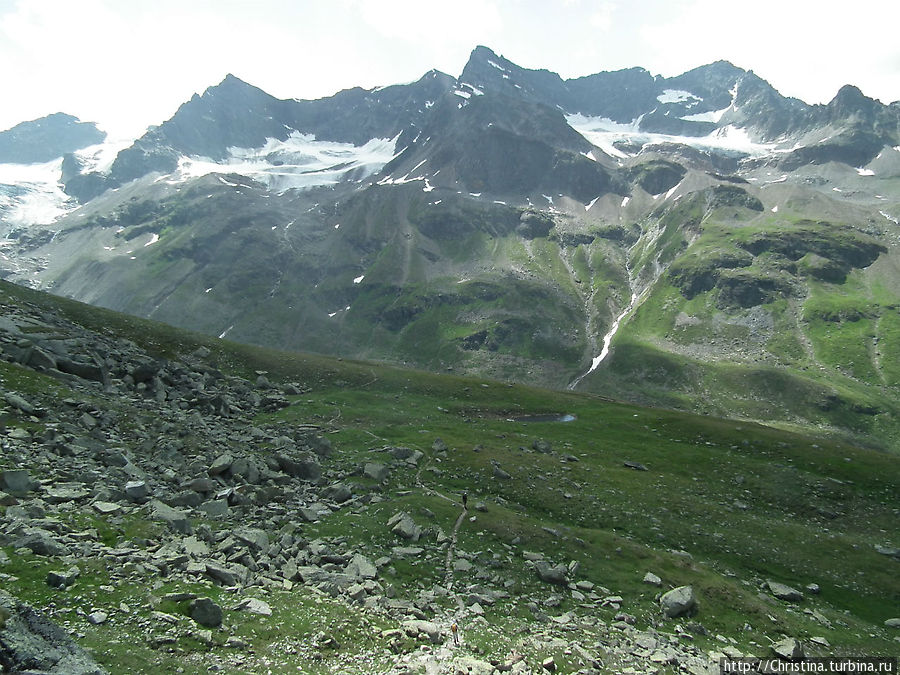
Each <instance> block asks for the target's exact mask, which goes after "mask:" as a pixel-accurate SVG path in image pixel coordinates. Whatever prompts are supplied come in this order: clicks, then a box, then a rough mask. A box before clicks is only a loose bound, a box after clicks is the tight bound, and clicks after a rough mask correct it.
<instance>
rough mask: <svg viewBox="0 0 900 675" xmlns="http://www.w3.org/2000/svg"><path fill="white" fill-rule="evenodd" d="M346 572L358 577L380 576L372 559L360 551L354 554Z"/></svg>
mask: <svg viewBox="0 0 900 675" xmlns="http://www.w3.org/2000/svg"><path fill="white" fill-rule="evenodd" d="M345 572H346V573H347V574H349V575H350V576H352V577H356V578H358V579H374V578H375V577H377V576H378V570H377V569H376V567H375V565H374V564H372V561H371V560H369V559H368V558H367V557H366V556H364V555H362V554H360V553H357V554H356V555H354V556H353V558H352V559H351V560H350V562H349V563H347V568H346V570H345Z"/></svg>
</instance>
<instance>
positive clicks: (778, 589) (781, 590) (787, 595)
mask: <svg viewBox="0 0 900 675" xmlns="http://www.w3.org/2000/svg"><path fill="white" fill-rule="evenodd" d="M766 588H768V589H769V592H770V593H771V594H772V595H774V596H775V597H776V598H778V599H779V600H786V601H787V602H800V601H801V600H803V593H801V592H800V591H798V590H797V589H796V588H791V587H790V586H787V585H786V584H780V583H778V582H777V581H767V582H766Z"/></svg>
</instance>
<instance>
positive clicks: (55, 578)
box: [47, 566, 81, 588]
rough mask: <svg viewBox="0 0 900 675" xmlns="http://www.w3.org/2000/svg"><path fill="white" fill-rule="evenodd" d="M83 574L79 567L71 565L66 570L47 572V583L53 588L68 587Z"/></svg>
mask: <svg viewBox="0 0 900 675" xmlns="http://www.w3.org/2000/svg"><path fill="white" fill-rule="evenodd" d="M80 575H81V572H80V571H79V569H78V568H77V567H75V566H72V567H70V568H69V569H68V570H66V571H65V572H53V571H50V572H48V573H47V585H48V586H50V587H51V588H68V587H69V586H71V585H72V584H74V583H75V580H76V579H78V577H79V576H80Z"/></svg>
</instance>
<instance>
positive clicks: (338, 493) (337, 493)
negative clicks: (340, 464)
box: [325, 483, 353, 504]
mask: <svg viewBox="0 0 900 675" xmlns="http://www.w3.org/2000/svg"><path fill="white" fill-rule="evenodd" d="M325 493H326V494H327V495H328V496H329V497H330V498H331V499H333V500H334V501H335V502H337V503H338V504H343V503H344V502H346V501H347V500H348V499H350V498H351V497H352V496H353V493H352V492H351V491H350V488H349V487H347V486H346V485H344V484H343V483H335V484H334V485H331V486H330V487H329V488H328V489H327V490H326V491H325Z"/></svg>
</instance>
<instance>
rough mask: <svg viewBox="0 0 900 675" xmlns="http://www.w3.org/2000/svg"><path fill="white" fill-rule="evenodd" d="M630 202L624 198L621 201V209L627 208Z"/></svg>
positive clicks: (629, 198)
mask: <svg viewBox="0 0 900 675" xmlns="http://www.w3.org/2000/svg"><path fill="white" fill-rule="evenodd" d="M630 201H631V197H625V198H624V199H622V208H625V207H626V206H628V202H630Z"/></svg>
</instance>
